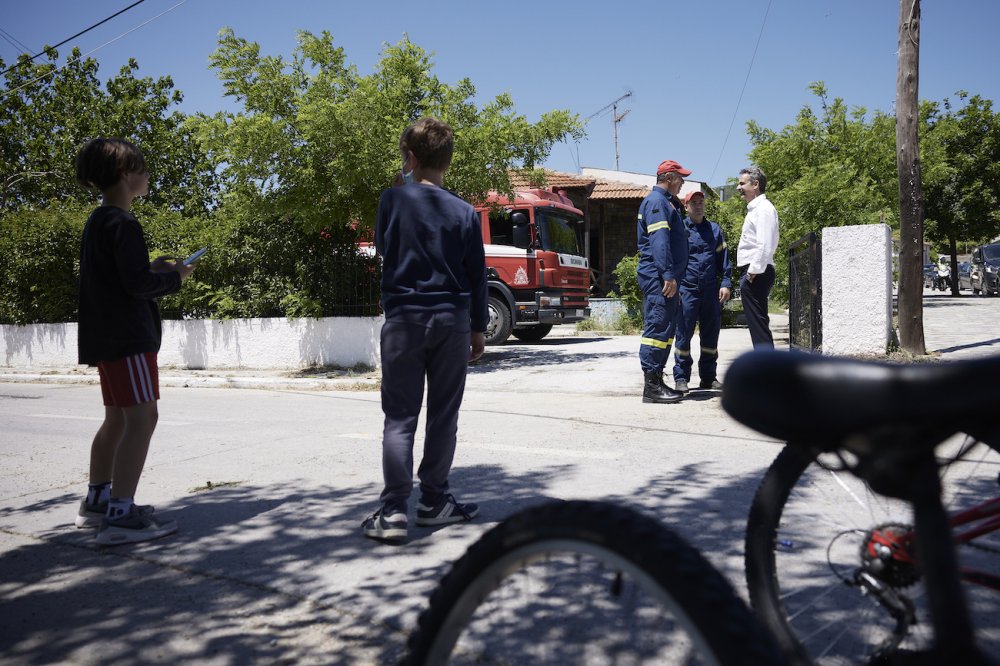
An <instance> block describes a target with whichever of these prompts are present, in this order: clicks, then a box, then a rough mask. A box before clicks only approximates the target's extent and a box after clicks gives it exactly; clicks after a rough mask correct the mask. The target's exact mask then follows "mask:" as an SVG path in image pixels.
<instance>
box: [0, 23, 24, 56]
mask: <svg viewBox="0 0 1000 666" xmlns="http://www.w3.org/2000/svg"><path fill="white" fill-rule="evenodd" d="M0 37H3V38H4V40H5V41H6V42H7V43H8V44H10V45H11V46H13V47H14V48H15V49H17V50H18V51H21V52H22V53H27V52H28V51H30V50H31V49H29V48H28V45H27V44H25V43H24V42H22V41H21V40H20V39H18V38H17V37H15V36H14V35H12V34H10V33H9V32H7V31H6V30H4V29H3V28H0Z"/></svg>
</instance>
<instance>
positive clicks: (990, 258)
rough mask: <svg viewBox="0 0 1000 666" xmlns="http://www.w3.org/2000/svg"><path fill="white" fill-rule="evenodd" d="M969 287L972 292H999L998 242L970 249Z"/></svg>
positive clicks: (999, 261) (996, 293)
mask: <svg viewBox="0 0 1000 666" xmlns="http://www.w3.org/2000/svg"><path fill="white" fill-rule="evenodd" d="M969 282H970V287H971V288H972V293H973V294H980V293H981V294H983V295H984V296H990V295H993V296H996V295H998V294H1000V243H991V244H990V245H980V246H979V247H977V248H976V249H975V250H973V251H972V275H971V276H970V280H969Z"/></svg>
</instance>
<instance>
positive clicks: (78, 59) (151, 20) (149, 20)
mask: <svg viewBox="0 0 1000 666" xmlns="http://www.w3.org/2000/svg"><path fill="white" fill-rule="evenodd" d="M185 2H187V0H181V1H180V2H178V3H177V4H176V5H174V6H173V7H170V8H169V9H166V10H164V11H162V12H160V13H159V14H157V15H156V16H154V17H153V18H151V19H148V20H146V21H143V22H142V23H140V24H139V25H137V26H135V27H134V28H132V29H131V30H127V31H125V32H123V33H122V34H120V35H118V36H117V37H115V38H114V39H109V40H108V41H106V42H104V43H103V44H101V45H100V46H98V47H97V48H93V49H90V50H89V51H87V52H86V53H84V54H82V55H81V56H80V57H78V58H73V59H72V60H67V61H66V62H65V63H63V64H61V65H59V66H58V67H56V68H55V69H53V70H52V71H49V72H46V73H44V74H42V75H40V76H36V77H35V78H33V79H31V80H30V81H26V82H24V83H22V84H21V85H19V86H18V87H16V88H14V89H13V90H5V91H4V92H3V94H0V99H2V98H4V97H6V96H7V95H10V94H11V93H16V92H17V91H18V90H21V89H22V88H26V87H28V86H30V85H31V84H32V83H35V82H37V81H40V80H41V79H44V78H45V77H46V76H51V75H52V74H55V73H56V72H58V71H59V70H60V69H62V68H63V67H66V66H67V65H72V64H73V63H74V62H78V61H80V60H83V59H84V58H86V57H87V56H89V55H90V54H91V53H94V52H95V51H100V50H101V49H103V48H104V47H105V46H108V45H109V44H113V43H114V42H117V41H118V40H119V39H121V38H122V37H125V36H126V35H129V34H131V33H133V32H135V31H136V30H138V29H139V28H142V27H143V26H146V25H148V24H150V23H152V22H153V21H155V20H156V19H158V18H160V17H161V16H163V15H164V14H169V13H170V12H172V11H174V10H175V9H177V8H178V7H180V6H181V5H183V4H184V3H185Z"/></svg>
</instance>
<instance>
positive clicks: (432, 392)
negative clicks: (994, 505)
mask: <svg viewBox="0 0 1000 666" xmlns="http://www.w3.org/2000/svg"><path fill="white" fill-rule="evenodd" d="M399 149H400V154H401V156H402V159H403V165H402V179H403V184H402V185H401V186H399V187H393V188H390V189H388V190H385V191H384V192H383V193H382V197H381V199H380V200H379V205H378V215H377V221H376V225H375V248H376V250H377V251H378V253H379V255H380V256H381V257H382V309H383V310H384V311H385V323H384V324H383V325H382V333H381V353H382V411H383V412H384V413H385V425H384V429H383V433H382V474H383V477H384V481H385V488H384V490H383V491H382V495H381V497H380V500H381V505H380V506H379V508H378V509H377V510H376V511H375V512H374V513H373V514H372V515H370V516H368V517H367V518H366V519H365V520H364V522H363V523H362V525H361V527H362V530H363V532H364V535H365V536H367V537H371V538H373V539H383V540H388V541H400V540H404V539H406V536H407V517H406V512H407V501H408V499H409V497H410V493H411V492H412V490H413V438H414V434H415V432H416V429H417V419H418V418H419V416H420V406H421V403H422V401H423V394H424V381H425V380H426V382H427V426H426V433H425V436H424V455H423V459H422V460H421V462H420V467H419V469H418V470H417V476H418V477H419V479H420V501H419V503H418V504H417V517H416V523H417V525H424V526H433V525H447V524H450V523H457V522H462V521H466V520H471V519H472V518H475V517H476V515H478V513H479V507H478V506H476V505H475V504H472V503H460V502H458V501H457V500H456V499H455V497H454V496H453V495H452V494H451V493H450V492H449V487H448V474H449V472H450V471H451V464H452V460H453V459H454V457H455V442H456V433H457V430H458V410H459V407H461V405H462V396H463V394H464V392H465V375H466V370H467V367H468V363H469V361H475V360H477V359H478V358H479V357H481V356H482V355H483V350H484V348H485V345H486V336H485V332H486V324H487V321H488V313H487V304H486V303H487V301H486V298H487V292H486V259H485V256H484V253H483V238H482V231H481V229H480V223H479V215H478V214H477V213H476V211H475V209H474V208H473V207H472V206H470V205H469V204H468V203H467V202H465V201H463V200H462V199H460V198H459V197H457V196H456V195H454V194H452V193H451V192H448V191H447V190H445V189H443V182H444V173H445V171H447V169H448V167H449V166H450V165H451V157H452V152H453V149H454V138H453V134H452V131H451V127H449V126H448V124H447V123H445V122H443V121H441V120H438V119H436V118H421V119H420V120H418V121H417V122H416V123H414V124H413V125H411V126H410V127H408V128H406V130H405V131H404V132H403V134H402V136H401V137H400V139H399Z"/></svg>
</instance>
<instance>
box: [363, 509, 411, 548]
mask: <svg viewBox="0 0 1000 666" xmlns="http://www.w3.org/2000/svg"><path fill="white" fill-rule="evenodd" d="M361 530H362V531H363V532H364V534H365V536H366V537H368V538H369V539H381V540H383V541H403V540H404V539H406V533H407V529H406V514H405V513H402V512H396V513H389V514H386V513H385V507H379V509H378V511H376V512H375V513H373V514H372V515H370V516H368V517H367V518H365V520H364V522H362V523H361Z"/></svg>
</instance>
